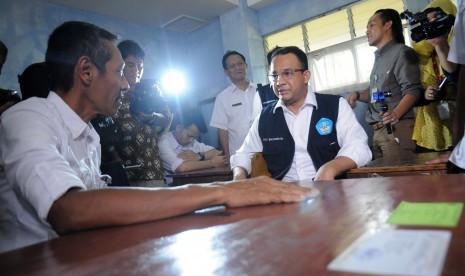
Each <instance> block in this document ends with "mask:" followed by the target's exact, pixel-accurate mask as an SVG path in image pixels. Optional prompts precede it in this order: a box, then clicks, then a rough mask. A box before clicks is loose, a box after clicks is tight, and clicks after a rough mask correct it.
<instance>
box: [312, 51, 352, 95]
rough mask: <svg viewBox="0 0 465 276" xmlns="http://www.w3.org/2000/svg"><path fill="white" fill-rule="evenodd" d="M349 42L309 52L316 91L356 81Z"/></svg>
mask: <svg viewBox="0 0 465 276" xmlns="http://www.w3.org/2000/svg"><path fill="white" fill-rule="evenodd" d="M350 44H351V42H348V43H343V44H339V45H337V46H333V47H328V48H326V49H322V50H319V51H313V52H311V53H310V54H309V55H308V56H309V60H310V66H311V69H310V70H311V72H312V78H313V83H312V84H313V85H314V86H313V87H314V88H315V89H316V91H323V90H328V89H331V88H335V87H340V86H344V85H347V84H353V83H355V82H356V81H357V77H356V72H355V70H354V68H355V62H354V55H353V54H352V51H351V49H350Z"/></svg>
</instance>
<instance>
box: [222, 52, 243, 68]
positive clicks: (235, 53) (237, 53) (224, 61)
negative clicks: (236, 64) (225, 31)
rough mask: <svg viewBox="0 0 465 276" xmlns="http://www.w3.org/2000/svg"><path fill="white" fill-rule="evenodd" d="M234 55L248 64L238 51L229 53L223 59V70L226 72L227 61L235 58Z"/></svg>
mask: <svg viewBox="0 0 465 276" xmlns="http://www.w3.org/2000/svg"><path fill="white" fill-rule="evenodd" d="M233 55H237V56H240V57H241V58H242V60H243V61H244V63H246V64H247V62H246V61H245V57H244V55H242V54H241V53H239V52H237V51H227V52H226V53H225V54H224V55H223V59H222V60H221V63H222V64H223V69H224V70H227V69H228V64H226V59H227V58H228V57H230V56H233Z"/></svg>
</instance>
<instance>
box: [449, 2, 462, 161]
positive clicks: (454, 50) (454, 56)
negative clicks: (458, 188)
mask: <svg viewBox="0 0 465 276" xmlns="http://www.w3.org/2000/svg"><path fill="white" fill-rule="evenodd" d="M457 6H458V9H457V16H456V17H455V24H454V34H453V35H452V41H451V44H450V50H449V55H448V57H447V59H448V60H449V61H452V62H455V63H459V64H465V47H464V45H465V2H464V1H463V0H458V1H457ZM461 70H465V67H464V66H463V65H462V68H461ZM464 137H465V136H464ZM449 160H450V161H451V162H452V163H454V164H455V165H456V166H458V167H460V168H462V169H465V141H464V138H463V137H462V139H461V140H460V141H459V143H458V144H457V145H456V146H455V147H454V150H453V151H452V154H451V156H450V159H449Z"/></svg>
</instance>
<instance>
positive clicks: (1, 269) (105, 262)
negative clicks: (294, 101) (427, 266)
mask: <svg viewBox="0 0 465 276" xmlns="http://www.w3.org/2000/svg"><path fill="white" fill-rule="evenodd" d="M300 184H301V185H303V186H309V187H311V186H313V187H316V188H318V189H320V191H321V195H320V197H318V198H317V199H315V200H312V201H307V202H301V203H294V204H273V205H266V206H254V207H245V208H233V209H225V210H219V211H215V212H210V213H203V214H189V215H185V216H180V217H176V218H171V219H165V220H162V221H157V222H150V223H142V224H137V225H131V226H124V227H112V228H105V229H98V230H91V231H84V232H80V233H75V234H71V235H67V236H63V237H60V238H58V239H54V240H50V241H47V242H43V243H39V244H36V245H33V246H29V247H25V248H22V249H18V250H14V251H10V252H7V253H4V254H0V274H2V275H12V274H25V275H32V274H35V275H37V274H39V275H51V274H53V275H61V274H66V275H70V274H71V275H74V274H92V275H98V274H123V275H124V274H131V275H141V274H150V275H181V274H183V275H184V274H187V275H346V274H347V273H341V272H335V271H328V270H327V266H328V264H329V263H330V262H331V261H332V260H333V259H334V258H335V257H336V256H338V255H339V254H340V253H341V252H342V251H343V250H345V249H346V248H347V247H348V246H349V245H350V244H351V243H352V242H354V241H355V240H356V239H357V238H358V237H359V236H360V235H362V234H363V233H365V232H366V231H367V230H380V229H392V228H400V229H441V230H447V231H450V232H451V233H452V239H451V243H450V245H449V250H448V254H447V256H446V260H445V264H444V270H443V275H465V219H464V214H463V213H462V215H461V218H460V221H459V224H458V226H457V227H454V228H447V227H443V228H440V227H400V226H395V225H389V224H387V223H386V220H387V219H388V217H389V216H390V214H391V212H392V211H393V210H394V209H395V208H396V207H397V206H398V205H399V203H400V202H401V201H409V202H465V174H459V175H433V176H400V177H386V178H362V179H344V180H334V181H320V182H301V183H300ZM290 185H292V184H290ZM347 275H351V274H347Z"/></svg>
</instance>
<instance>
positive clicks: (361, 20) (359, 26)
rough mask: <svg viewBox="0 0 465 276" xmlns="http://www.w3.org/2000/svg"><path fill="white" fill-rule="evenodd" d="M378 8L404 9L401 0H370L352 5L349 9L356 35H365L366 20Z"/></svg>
mask: <svg viewBox="0 0 465 276" xmlns="http://www.w3.org/2000/svg"><path fill="white" fill-rule="evenodd" d="M379 9H395V10H396V11H398V12H399V13H401V12H403V11H404V10H405V9H404V3H403V1H402V0H371V1H366V2H363V3H361V4H358V5H354V6H353V7H351V11H352V17H353V20H354V30H355V36H356V37H361V36H364V35H365V31H366V29H367V28H366V26H367V23H368V20H369V19H370V17H371V16H372V15H373V14H374V13H375V11H377V10H379Z"/></svg>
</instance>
